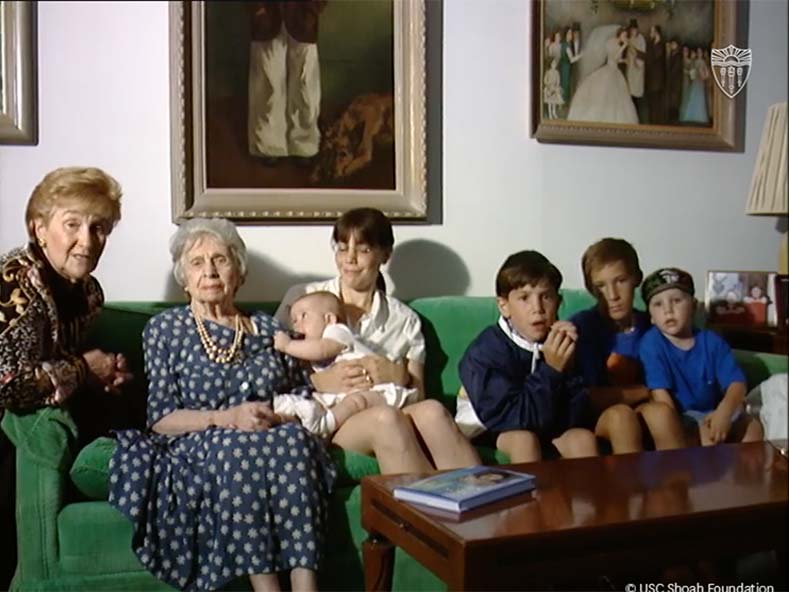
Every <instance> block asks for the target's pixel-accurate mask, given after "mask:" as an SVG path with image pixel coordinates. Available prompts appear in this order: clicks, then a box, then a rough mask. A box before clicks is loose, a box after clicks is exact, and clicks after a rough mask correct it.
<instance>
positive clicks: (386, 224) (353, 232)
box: [331, 208, 394, 252]
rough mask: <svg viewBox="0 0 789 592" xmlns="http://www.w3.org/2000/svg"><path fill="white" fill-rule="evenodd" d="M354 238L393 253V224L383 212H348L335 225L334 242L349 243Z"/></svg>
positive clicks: (366, 209) (357, 210)
mask: <svg viewBox="0 0 789 592" xmlns="http://www.w3.org/2000/svg"><path fill="white" fill-rule="evenodd" d="M352 236H356V238H357V239H358V240H360V241H361V242H364V243H366V244H368V245H369V246H371V247H375V248H379V249H383V250H384V251H389V252H391V251H392V248H393V247H394V233H393V232H392V223H391V222H390V221H389V218H387V217H386V216H385V215H384V213H383V212H382V211H381V210H376V209H375V208H355V209H353V210H348V211H347V212H345V213H344V214H343V215H342V216H340V217H339V218H338V220H337V222H335V223H334V230H333V232H332V236H331V238H332V241H334V242H335V243H341V242H342V243H347V242H348V241H349V240H350V239H351V237H352Z"/></svg>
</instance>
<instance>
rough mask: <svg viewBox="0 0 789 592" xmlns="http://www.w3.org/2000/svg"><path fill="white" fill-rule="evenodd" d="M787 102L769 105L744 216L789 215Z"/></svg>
mask: <svg viewBox="0 0 789 592" xmlns="http://www.w3.org/2000/svg"><path fill="white" fill-rule="evenodd" d="M786 124H787V121H786V103H777V104H775V105H772V106H771V107H770V109H769V110H768V111H767V119H766V120H765V122H764V130H763V131H762V141H761V143H760V144H759V154H758V155H757V156H756V164H755V165H754V167H753V178H752V179H751V190H750V192H749V193H748V205H747V206H746V208H745V212H746V213H747V214H764V215H773V216H776V215H780V214H786V213H787V212H789V205H787V199H786Z"/></svg>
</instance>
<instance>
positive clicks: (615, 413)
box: [597, 403, 641, 437]
mask: <svg viewBox="0 0 789 592" xmlns="http://www.w3.org/2000/svg"><path fill="white" fill-rule="evenodd" d="M597 425H598V431H602V432H603V433H602V434H600V435H602V436H606V437H607V436H610V435H613V434H615V433H625V432H626V433H631V432H634V431H640V430H641V428H640V427H639V424H638V414H637V413H636V412H635V410H634V409H633V408H632V407H630V406H629V405H624V404H622V403H620V404H618V405H613V406H611V407H609V408H608V409H606V410H605V411H603V413H602V414H601V415H600V419H599V420H598V422H597Z"/></svg>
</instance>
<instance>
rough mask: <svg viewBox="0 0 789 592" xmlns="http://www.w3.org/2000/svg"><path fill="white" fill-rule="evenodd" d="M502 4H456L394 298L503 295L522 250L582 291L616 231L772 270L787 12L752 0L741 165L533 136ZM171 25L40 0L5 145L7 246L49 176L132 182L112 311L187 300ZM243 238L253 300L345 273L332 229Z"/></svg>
mask: <svg viewBox="0 0 789 592" xmlns="http://www.w3.org/2000/svg"><path fill="white" fill-rule="evenodd" d="M431 1H432V0H431ZM491 4H492V3H491V2H479V1H478V0H451V1H446V2H445V3H444V21H443V29H444V31H443V34H444V51H443V62H444V70H443V98H442V100H443V122H442V125H443V134H444V139H443V162H442V167H443V181H442V184H443V196H442V198H441V199H442V200H443V222H442V224H441V225H434V226H398V227H397V228H396V235H397V239H398V245H400V250H399V252H397V253H396V257H395V260H394V261H393V264H392V265H393V269H392V270H391V274H392V275H393V276H394V277H395V279H396V281H397V287H398V289H399V295H402V296H404V297H409V296H414V295H418V294H437V293H439V291H442V290H443V291H445V292H448V293H466V294H472V295H485V294H490V293H491V291H492V285H493V277H494V275H495V271H496V269H497V267H498V265H499V264H500V262H501V260H503V258H504V256H506V255H507V254H509V253H510V252H513V251H515V250H519V249H523V248H536V249H539V250H541V251H543V252H544V253H545V254H546V255H547V256H548V257H549V258H551V259H552V260H554V261H555V262H556V264H557V265H558V266H559V267H560V269H562V270H563V272H564V273H565V277H566V283H567V285H569V286H571V287H581V286H582V285H583V282H582V278H581V274H580V270H579V264H578V261H579V259H580V255H581V253H582V251H583V249H584V248H585V247H586V246H587V245H588V244H589V243H591V242H592V241H594V240H596V239H598V238H600V237H602V236H611V235H613V236H621V237H625V238H627V239H629V240H631V241H632V242H633V243H634V244H635V245H636V247H637V248H638V251H639V254H640V255H641V259H642V265H643V267H644V269H645V270H646V271H650V270H652V269H654V268H655V267H657V266H660V265H679V266H682V267H685V268H686V269H688V270H689V271H690V272H691V273H692V274H693V275H694V278H695V280H696V282H697V283H698V284H699V286H702V285H703V281H704V273H705V271H706V270H707V269H711V268H728V269H774V268H775V266H776V263H775V259H776V254H777V245H778V235H777V233H776V231H775V230H774V226H775V220H774V219H770V218H754V217H747V216H745V215H744V213H743V212H744V207H745V198H746V193H747V190H748V185H749V182H750V176H751V170H752V167H753V162H754V158H755V153H756V149H757V146H758V142H759V136H760V133H761V128H762V123H763V121H764V115H765V113H766V110H767V107H768V106H769V105H770V104H772V103H774V102H777V101H780V100H786V92H787V91H786V89H787V38H786V26H787V20H788V19H787V3H786V1H785V0H753V1H752V2H751V11H750V33H749V46H750V47H751V49H752V50H753V56H754V67H753V69H752V73H751V77H750V80H749V82H748V87H747V92H748V108H747V129H746V150H745V152H744V153H739V154H727V153H718V152H690V151H679V150H671V151H668V150H647V149H627V148H599V147H597V148H595V147H583V146H561V145H549V144H539V143H537V142H536V141H534V140H532V139H531V138H529V122H528V113H529V111H530V107H529V85H530V79H531V78H530V69H529V63H530V56H529V49H528V47H527V45H528V42H527V32H528V23H529V17H530V15H529V14H528V13H529V6H530V3H529V2H526V1H525V0H496V2H495V10H493V9H491V8H492V7H491ZM167 18H168V17H167V5H166V3H164V2H147V3H143V2H140V3H137V2H129V3H119V2H118V3H116V2H112V3H109V2H107V3H102V2H84V3H83V2H41V3H40V4H39V46H38V49H39V125H40V141H39V144H38V146H33V147H20V146H3V147H0V252H4V251H6V250H8V249H10V248H12V247H14V246H16V245H20V244H22V243H23V242H24V241H25V240H26V235H25V232H24V224H23V217H24V207H25V203H26V201H27V198H28V196H29V194H30V191H31V189H32V188H33V186H34V185H35V184H36V183H37V182H38V181H39V179H40V178H41V177H42V176H43V175H44V174H45V173H46V172H47V171H49V170H50V169H52V168H54V167H57V166H63V165H70V164H91V165H96V166H100V167H103V168H106V169H107V170H108V171H110V172H111V173H112V174H113V175H115V176H116V177H117V178H118V179H119V180H120V181H121V183H122V185H123V187H124V191H125V196H124V205H123V220H122V222H121V224H120V225H119V226H118V228H117V229H116V231H115V232H114V233H113V235H112V236H111V238H110V241H109V243H108V247H107V250H106V252H105V255H104V257H103V259H102V261H101V263H100V266H99V269H98V270H97V276H98V278H99V279H100V281H101V282H102V285H103V286H104V289H105V292H106V295H107V298H108V299H109V300H153V299H163V298H173V297H176V296H177V291H176V290H175V289H174V287H173V285H172V282H171V281H170V280H169V270H170V263H169V260H168V255H167V240H168V238H169V236H170V234H171V233H172V232H173V230H174V228H175V227H174V225H172V223H171V222H170V172H169V162H170V161H169V112H168V97H169V94H168V93H169V90H168V84H169V82H168V30H167V26H168V22H167ZM429 100H438V98H437V97H433V98H430V99H429ZM241 233H242V236H243V237H244V239H245V240H246V241H247V245H248V247H249V249H250V252H251V253H252V255H253V261H252V270H253V273H254V276H253V277H254V278H255V279H254V280H253V281H252V282H250V284H251V285H248V286H246V287H245V289H244V292H242V294H241V298H242V299H245V300H250V299H276V298H279V297H280V296H281V294H282V292H283V291H284V289H285V288H286V287H287V285H289V284H290V283H291V282H292V281H295V280H297V279H301V278H304V277H316V276H327V275H330V274H331V272H332V260H331V254H330V251H329V248H328V240H329V234H330V231H329V228H328V227H325V226H305V227H298V226H297V227H294V226H285V227H275V226H266V227H244V228H242V229H241ZM439 264H440V266H441V267H443V268H444V269H446V273H445V275H444V277H443V278H441V276H440V275H439V274H440V273H441V269H440V268H438V267H439ZM437 268H438V269H437Z"/></svg>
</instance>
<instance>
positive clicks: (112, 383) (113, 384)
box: [82, 349, 132, 392]
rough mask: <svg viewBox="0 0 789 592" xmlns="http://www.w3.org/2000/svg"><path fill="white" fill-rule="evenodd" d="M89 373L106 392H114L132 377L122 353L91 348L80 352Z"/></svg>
mask: <svg viewBox="0 0 789 592" xmlns="http://www.w3.org/2000/svg"><path fill="white" fill-rule="evenodd" d="M82 357H83V358H84V359H85V363H87V365H88V369H89V370H90V372H91V374H93V376H94V377H95V378H96V380H97V381H98V382H99V384H100V385H102V386H103V387H104V390H105V391H107V392H115V391H117V389H118V387H119V386H121V385H122V384H123V383H124V382H127V381H129V380H131V379H132V374H131V373H130V372H129V371H128V366H127V364H126V358H125V357H124V355H123V354H113V353H105V352H103V351H101V350H99V349H92V350H90V351H87V352H85V353H84V354H82Z"/></svg>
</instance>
